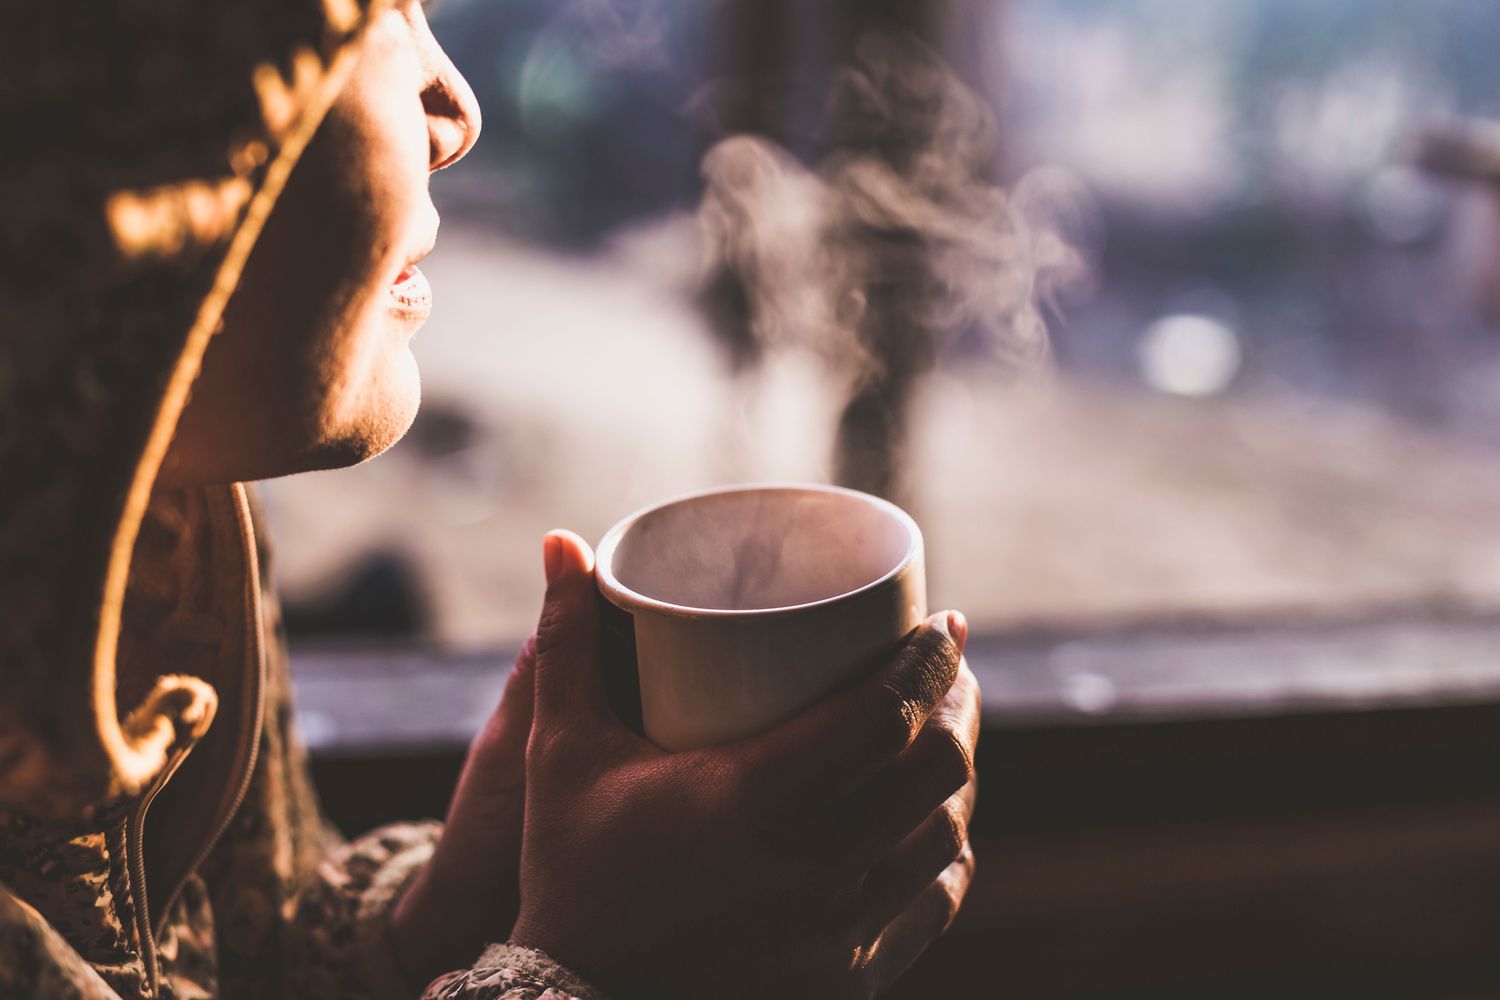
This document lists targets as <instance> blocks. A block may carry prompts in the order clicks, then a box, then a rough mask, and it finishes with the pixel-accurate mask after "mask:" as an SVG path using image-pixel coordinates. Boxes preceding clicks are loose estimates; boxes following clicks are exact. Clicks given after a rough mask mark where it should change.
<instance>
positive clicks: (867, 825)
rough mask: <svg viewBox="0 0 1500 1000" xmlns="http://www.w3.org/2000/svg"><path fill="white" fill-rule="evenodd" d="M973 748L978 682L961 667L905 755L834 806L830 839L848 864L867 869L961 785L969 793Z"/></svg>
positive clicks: (977, 723)
mask: <svg viewBox="0 0 1500 1000" xmlns="http://www.w3.org/2000/svg"><path fill="white" fill-rule="evenodd" d="M978 743H979V683H978V681H976V680H975V679H974V674H973V673H972V672H971V671H970V670H969V668H968V666H967V665H964V666H961V667H960V668H959V673H958V680H956V681H955V682H954V684H953V687H951V688H950V689H949V690H948V693H947V694H946V695H944V696H943V700H942V701H941V702H939V703H938V707H937V708H936V709H934V710H933V713H932V715H931V716H929V717H928V719H927V724H926V725H924V726H923V727H922V732H921V733H920V734H918V736H917V738H916V740H915V741H914V742H913V743H912V745H911V746H910V747H909V748H907V750H906V752H905V753H903V754H901V756H899V757H897V758H896V759H895V760H894V761H893V762H892V763H891V764H890V766H889V767H887V768H886V769H885V770H884V771H882V772H881V773H880V774H878V775H876V776H875V777H874V778H873V779H871V780H870V782H869V783H868V784H866V785H865V786H864V787H863V788H861V789H859V790H858V791H857V792H855V793H854V794H853V795H852V796H851V797H850V799H849V800H848V801H847V802H845V803H842V804H841V805H840V806H839V807H837V818H836V819H835V821H834V822H833V823H832V826H833V827H834V835H835V836H836V837H837V839H838V840H839V841H840V842H841V843H842V844H845V845H847V850H846V852H845V856H846V857H847V858H848V859H849V860H850V861H851V863H852V864H854V865H856V866H861V870H864V869H867V868H868V867H869V866H870V865H871V864H873V863H874V862H876V861H877V860H878V859H879V858H881V857H883V856H884V855H886V854H888V853H889V852H890V851H891V850H893V849H894V848H895V847H896V845H897V844H899V843H900V842H901V841H902V839H903V838H905V837H906V836H907V835H908V834H910V833H911V832H912V831H913V830H914V829H916V828H917V826H918V825H920V824H921V823H922V822H923V821H924V820H926V819H927V818H928V817H929V816H930V815H931V814H932V812H933V810H935V809H937V808H938V807H939V806H940V805H942V803H943V802H944V801H945V800H946V799H947V798H948V796H950V795H952V794H954V793H955V792H957V791H959V790H960V789H962V788H966V786H968V787H969V790H970V792H971V793H972V787H971V786H972V784H973V777H974V752H975V749H976V747H977V745H978ZM970 811H971V812H972V794H970ZM947 860H949V861H951V860H952V858H951V857H950V858H949V859H947ZM944 863H945V864H946V863H947V861H945V862H944Z"/></svg>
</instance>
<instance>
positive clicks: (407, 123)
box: [161, 0, 479, 485]
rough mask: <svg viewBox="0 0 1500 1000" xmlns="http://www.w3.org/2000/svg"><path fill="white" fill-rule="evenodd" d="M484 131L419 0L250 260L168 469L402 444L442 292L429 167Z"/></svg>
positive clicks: (244, 466)
mask: <svg viewBox="0 0 1500 1000" xmlns="http://www.w3.org/2000/svg"><path fill="white" fill-rule="evenodd" d="M478 135H479V108H478V105H477V103H476V102H475V99H474V94H473V92H472V91H471V90H470V89H469V86H468V84H467V83H466V82H465V81H464V79H463V77H462V76H460V75H459V73H458V70H457V69H456V68H454V66H453V64H452V63H451V62H449V61H448V57H447V56H446V55H445V54H444V52H443V51H442V49H441V48H439V47H438V44H437V41H436V39H434V38H433V37H432V33H431V31H430V30H429V29H428V26H427V21H426V18H425V16H424V15H423V12H422V8H421V6H420V5H419V4H418V3H417V2H416V0H405V2H402V3H399V4H398V5H397V7H396V8H395V9H394V10H390V11H387V12H386V13H385V14H383V15H381V16H380V17H379V18H378V19H377V20H376V21H375V22H374V23H372V24H371V25H370V27H369V29H368V33H367V34H366V36H365V40H364V43H363V46H362V49H361V52H360V55H359V61H358V64H357V65H356V66H355V68H354V71H353V74H352V75H351V77H350V79H349V81H348V83H347V84H346V85H345V87H344V89H343V91H342V93H341V94H340V96H339V99H338V101H337V102H336V103H335V104H334V106H333V108H332V109H331V110H330V111H329V113H328V116H327V117H326V118H325V120H324V121H323V123H322V125H321V126H320V127H319V129H318V133H317V135H316V137H315V138H314V139H313V141H312V142H311V143H310V144H309V146H308V148H307V150H306V152H305V153H304V154H303V156H302V158H301V159H300V160H299V161H298V163H297V167H296V169H295V170H293V171H292V175H291V177H290V179H289V180H288V182H287V186H286V189H285V191H284V192H283V194H282V196H281V198H280V200H279V201H278V202H277V204H276V208H275V209H274V211H273V212H272V214H271V217H270V219H268V220H267V223H266V227H265V230H264V232H263V233H262V234H261V237H260V240H259V241H258V242H257V243H256V245H255V249H254V250H253V252H252V253H251V255H250V258H249V260H248V261H247V262H246V265H245V269H244V273H243V275H242V276H241V279H240V282H239V285H238V287H237V288H236V290H235V293H234V296H233V298H232V299H231V300H230V303H229V306H228V308H227V309H226V310H225V313H224V326H223V329H222V330H221V331H220V332H219V333H218V335H217V336H215V337H214V339H213V340H212V341H211V342H210V344H209V348H208V351H207V353H206V355H205V357H204V360H203V370H202V373H201V374H200V375H199V377H198V380H197V382H196V383H195V384H194V387H193V396H192V399H191V401H190V402H189V404H188V407H187V410H186V411H185V413H184V414H183V418H182V421H181V423H180V424H179V426H178V430H177V435H176V438H175V439H174V441H173V444H172V448H171V451H170V453H169V454H168V456H167V460H166V463H165V465H164V466H163V469H162V474H161V479H162V480H163V481H164V482H167V483H172V484H178V485H182V484H188V483H209V482H233V481H240V480H250V479H264V478H268V477H272V476H280V475H286V474H288V473H292V472H301V471H305V470H308V469H324V468H333V467H336V466H343V465H352V464H354V463H356V462H360V461H363V460H364V459H366V458H370V457H371V456H373V455H376V454H378V453H379V452H381V451H383V450H385V449H386V448H388V447H390V446H391V445H392V444H394V443H395V442H396V441H397V440H398V439H399V438H400V437H401V435H402V434H404V433H406V429H407V428H408V427H409V426H411V422H412V419H413V418H414V417H415V416H416V412H417V404H418V402H419V400H420V396H421V389H420V384H419V381H418V376H417V364H416V360H415V359H414V358H413V357H412V354H411V351H410V348H409V344H410V340H411V337H412V335H413V334H414V333H415V332H416V330H417V327H419V326H421V325H422V322H423V320H425V319H426V317H427V313H428V311H429V310H430V309H431V306H432V296H431V292H430V290H429V289H428V287H427V282H426V279H425V278H424V277H423V276H422V274H421V272H420V271H419V270H417V269H416V267H415V262H416V261H417V260H418V259H419V258H421V257H422V256H423V255H425V254H426V253H427V252H428V251H429V250H431V249H432V245H433V241H434V240H435V239H436V237H437V228H438V215H437V210H436V209H435V208H433V205H432V199H431V198H430V196H429V194H428V189H427V188H428V177H429V175H430V174H431V172H432V171H434V170H437V169H439V168H441V167H445V166H447V165H449V164H451V163H453V162H455V161H456V160H458V159H459V158H460V157H462V156H463V155H464V154H465V153H467V152H468V151H469V148H470V147H471V146H472V145H473V144H474V140H475V139H476V138H477V137H478Z"/></svg>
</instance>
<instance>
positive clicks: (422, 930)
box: [391, 641, 536, 990]
mask: <svg viewBox="0 0 1500 1000" xmlns="http://www.w3.org/2000/svg"><path fill="white" fill-rule="evenodd" d="M535 667H536V654H535V644H534V642H533V641H528V642H527V643H526V645H525V646H524V647H523V648H522V649H521V653H520V655H519V656H518V657H517V658H516V665H515V668H514V669H513V670H512V671H511V674H510V677H509V679H508V680H507V681H506V683H505V693H504V695H502V696H501V699H500V705H499V707H498V708H496V709H495V711H494V714H492V715H491V716H490V718H489V721H488V722H487V723H485V727H484V729H483V730H482V731H481V732H480V733H479V735H478V736H477V737H475V739H474V742H473V744H472V745H471V746H470V747H469V756H468V758H467V759H466V760H465V761H464V769H463V773H462V774H461V775H460V776H459V779H458V787H457V789H455V791H454V793H453V802H452V804H451V805H450V806H449V808H448V821H447V824H446V826H445V827H444V829H443V836H442V839H441V840H439V841H438V845H437V848H436V850H435V851H434V852H433V856H432V860H431V861H430V862H428V864H427V867H426V868H424V869H423V870H422V872H421V873H420V874H418V875H417V877H416V879H415V880H413V882H412V884H411V886H410V887H409V888H408V889H407V891H406V893H405V894H404V895H403V896H402V898H401V901H400V902H399V904H398V905H397V907H396V911H395V914H394V915H393V916H392V918H391V936H392V943H393V945H394V947H395V949H396V957H397V962H398V964H399V965H400V967H401V969H402V971H403V972H404V973H405V974H406V978H407V980H408V981H409V984H410V985H412V987H413V988H414V989H415V990H420V989H421V987H422V986H425V985H426V984H427V983H428V982H430V981H431V980H432V979H433V978H434V977H436V976H438V975H440V974H442V973H444V972H448V971H449V970H452V969H462V968H466V967H468V966H469V965H470V964H472V963H473V962H474V960H475V959H476V958H478V957H479V953H480V952H481V951H483V950H484V948H485V946H486V945H489V944H492V943H494V942H496V941H504V940H506V939H507V938H509V937H510V930H511V926H512V925H513V924H514V923H515V921H516V913H517V912H518V911H519V909H520V905H521V894H520V879H519V875H520V859H521V817H522V811H523V807H524V805H525V800H526V743H527V740H528V739H529V738H530V736H531V706H532V679H533V677H534V676H535Z"/></svg>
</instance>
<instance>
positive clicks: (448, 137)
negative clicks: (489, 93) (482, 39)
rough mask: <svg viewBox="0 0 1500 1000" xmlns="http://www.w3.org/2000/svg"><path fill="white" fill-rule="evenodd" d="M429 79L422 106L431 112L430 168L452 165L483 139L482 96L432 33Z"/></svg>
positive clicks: (423, 90)
mask: <svg viewBox="0 0 1500 1000" xmlns="http://www.w3.org/2000/svg"><path fill="white" fill-rule="evenodd" d="M427 41H428V43H429V44H428V53H427V55H428V58H427V60H426V62H427V65H428V72H427V83H426V85H425V86H423V88H422V108H423V110H424V111H426V112H427V137H428V147H429V155H428V161H429V169H430V170H441V169H443V168H444V167H448V166H452V165H453V164H455V163H457V162H458V161H459V160H461V159H463V158H464V155H465V154H467V153H468V152H469V150H471V149H473V148H474V143H475V142H476V141H477V140H478V139H479V127H480V116H479V100H478V99H477V98H476V97H475V96H474V91H473V89H472V88H470V87H469V81H467V80H465V79H464V77H463V74H462V73H460V72H459V71H458V67H457V66H455V65H453V61H452V60H451V59H449V58H448V54H447V53H446V52H444V51H443V50H442V47H441V46H439V45H438V43H437V39H435V38H433V37H432V36H431V34H430V33H429V34H428V36H427Z"/></svg>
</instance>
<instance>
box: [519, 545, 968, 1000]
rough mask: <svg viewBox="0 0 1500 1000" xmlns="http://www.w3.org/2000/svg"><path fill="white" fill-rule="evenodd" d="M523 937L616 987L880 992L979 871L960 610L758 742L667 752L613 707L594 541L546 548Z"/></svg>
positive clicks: (663, 992)
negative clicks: (971, 837) (970, 834)
mask: <svg viewBox="0 0 1500 1000" xmlns="http://www.w3.org/2000/svg"><path fill="white" fill-rule="evenodd" d="M546 563H547V579H548V587H547V598H546V603H545V605H544V608H543V611H542V619H541V623H540V625H539V627H538V632H537V637H536V644H535V679H534V683H535V719H534V724H533V726H532V733H531V743H530V746H529V747H528V750H527V759H526V776H525V788H526V818H525V833H524V837H523V840H522V847H521V869H520V895H521V909H520V915H519V917H518V919H517V921H516V925H515V930H514V933H513V935H512V939H513V940H514V941H515V942H517V943H519V944H525V945H531V946H533V947H537V948H540V949H542V950H543V951H546V952H547V953H548V954H550V955H551V956H552V957H554V958H555V959H557V960H558V961H560V962H562V963H563V964H564V965H567V966H569V967H571V968H573V969H575V970H576V971H577V972H578V973H579V974H580V975H582V976H584V977H585V978H587V979H590V980H591V981H593V982H594V983H595V984H596V985H598V986H599V987H600V988H601V989H603V990H605V991H606V992H609V993H611V994H612V995H619V996H650V997H660V998H669V997H702V996H715V997H733V996H757V997H759V996H791V995H796V996H819V997H823V996H828V997H868V996H871V995H873V994H874V993H876V992H877V991H879V990H881V989H884V988H885V987H886V986H888V985H889V984H890V983H892V982H893V981H894V980H895V979H896V978H897V977H898V976H899V975H900V974H901V973H902V972H903V971H905V969H906V968H907V967H908V966H909V965H910V964H911V963H912V962H913V961H914V960H915V959H916V958H917V957H918V956H919V955H920V954H921V953H922V952H923V950H925V949H926V947H927V946H928V944H930V943H931V942H932V940H933V939H934V938H936V937H937V936H938V935H939V934H941V933H942V932H943V931H944V930H945V929H946V928H947V926H948V924H949V923H950V922H951V920H952V919H953V916H954V914H955V912H956V911H957V909H958V905H959V902H960V900H962V898H963V896H964V893H965V892H966V891H967V888H968V884H969V879H970V877H971V875H972V872H973V855H972V853H971V852H970V850H969V847H968V839H967V829H968V821H969V816H970V813H971V812H972V809H973V793H974V784H973V766H972V761H973V759H974V747H975V743H976V741H977V738H978V726H979V711H978V710H979V700H978V687H977V685H976V684H975V682H974V678H973V676H972V675H971V674H970V673H969V671H968V669H967V668H966V667H964V666H963V664H962V661H961V646H962V642H963V638H964V635H963V633H964V631H965V629H964V626H963V619H962V617H961V616H958V615H953V616H951V617H950V616H944V615H939V616H934V617H933V618H932V619H929V620H928V622H927V623H926V624H925V625H924V626H923V627H922V628H921V629H919V630H918V632H917V633H916V635H915V636H914V638H913V639H912V640H911V641H910V642H909V643H908V645H907V646H906V647H905V648H904V649H903V650H902V652H901V653H900V654H899V655H898V656H897V658H896V659H895V660H894V662H892V663H891V664H890V665H889V666H888V667H886V668H885V669H883V670H882V671H880V672H879V673H878V674H877V675H876V676H874V677H872V678H870V679H869V680H867V681H865V682H862V683H861V684H859V685H858V686H856V687H854V688H852V689H850V690H848V691H845V692H843V693H841V694H838V695H836V696H834V697H832V698H830V699H827V700H825V701H824V702H822V703H820V704H818V705H816V706H814V707H813V708H811V709H809V710H807V711H806V712H804V713H802V714H801V715H799V716H797V717H796V718H794V719H792V720H791V721H790V722H787V723H785V724H783V725H782V726H780V727H779V728H777V729H776V730H774V731H772V732H770V733H767V734H765V735H763V736H759V737H754V738H752V739H747V740H742V741H739V742H737V743H733V744H729V745H727V746H723V747H716V748H711V749H706V750H700V751H692V752H687V753H678V754H668V753H665V752H663V751H661V750H659V749H658V748H656V747H654V746H652V745H651V744H649V743H647V742H645V741H644V740H642V739H641V738H639V737H638V736H636V735H635V734H634V733H632V732H631V731H630V730H628V729H626V728H625V727H624V726H623V725H621V724H620V722H619V721H618V720H617V718H616V717H615V715H614V714H613V712H612V711H611V710H610V707H609V705H608V703H607V701H606V696H605V687H604V678H603V674H602V664H601V658H600V632H599V620H598V609H597V600H598V598H597V595H596V592H595V585H594V580H593V575H592V570H593V557H592V554H591V553H590V551H589V549H588V547H587V546H586V545H585V544H584V543H583V542H582V541H581V540H579V539H578V538H576V537H575V536H572V535H569V534H566V533H560V532H559V533H554V534H552V535H549V536H548V538H547V541H546Z"/></svg>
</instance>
